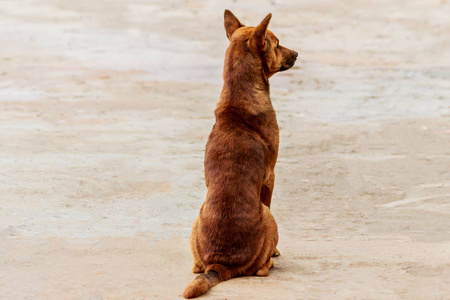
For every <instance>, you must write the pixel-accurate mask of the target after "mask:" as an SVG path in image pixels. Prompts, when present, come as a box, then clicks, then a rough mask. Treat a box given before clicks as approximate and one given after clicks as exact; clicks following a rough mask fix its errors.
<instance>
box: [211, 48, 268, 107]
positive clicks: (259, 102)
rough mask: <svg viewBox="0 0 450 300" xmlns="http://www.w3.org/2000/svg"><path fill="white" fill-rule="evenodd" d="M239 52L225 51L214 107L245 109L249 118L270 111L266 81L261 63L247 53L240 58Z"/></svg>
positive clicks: (233, 50)
mask: <svg viewBox="0 0 450 300" xmlns="http://www.w3.org/2000/svg"><path fill="white" fill-rule="evenodd" d="M239 50H240V49H237V50H236V49H234V48H233V47H232V45H230V47H229V48H228V49H227V53H226V56H225V64H224V69H223V88H222V93H221V95H220V100H219V102H218V103H217V105H218V107H219V106H222V107H224V106H225V107H226V106H235V107H246V108H249V109H250V112H251V113H252V114H259V113H261V112H264V111H266V110H268V109H269V110H273V107H272V103H271V101H270V85H269V80H268V78H267V76H266V74H265V72H264V69H263V66H262V61H261V59H260V58H257V57H254V56H253V55H252V54H251V53H249V52H247V51H245V55H242V54H240V53H239V52H240V51H239ZM241 53H242V52H241Z"/></svg>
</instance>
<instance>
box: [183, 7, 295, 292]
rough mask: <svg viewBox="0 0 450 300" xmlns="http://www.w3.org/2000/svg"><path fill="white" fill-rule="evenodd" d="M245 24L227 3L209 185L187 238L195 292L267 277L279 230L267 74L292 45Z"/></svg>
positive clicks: (288, 58)
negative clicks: (274, 210) (273, 207)
mask: <svg viewBox="0 0 450 300" xmlns="http://www.w3.org/2000/svg"><path fill="white" fill-rule="evenodd" d="M271 17H272V14H268V15H267V17H265V18H264V20H263V21H262V22H261V24H259V25H258V26H257V27H247V26H244V25H243V24H242V23H241V22H239V20H238V19H237V18H236V17H235V16H234V15H233V14H232V13H231V11H229V10H225V31H226V34H227V37H228V39H229V40H230V45H229V47H228V49H227V51H226V54H225V64H224V70H223V80H224V85H223V89H222V92H221V94H220V99H219V102H218V103H217V106H216V109H215V111H214V113H215V117H216V123H215V124H214V126H213V128H212V131H211V133H210V135H209V138H208V142H207V144H206V152H205V180H206V186H207V188H208V192H207V195H206V201H205V202H204V203H203V205H202V207H201V209H200V214H199V217H198V218H197V219H196V220H195V222H194V225H193V228H192V234H191V238H190V243H191V250H192V254H193V257H194V267H193V272H194V273H203V274H200V275H199V276H197V278H195V280H194V281H192V282H191V283H190V284H189V285H188V286H187V287H186V289H185V290H184V293H183V296H184V297H185V298H195V297H198V296H200V295H202V294H203V293H205V292H207V291H208V290H209V289H210V288H211V287H213V286H215V285H217V284H218V283H219V282H221V281H225V280H228V279H230V278H233V277H237V276H245V275H256V276H268V275H269V269H270V268H271V267H273V264H274V263H273V259H272V256H277V255H279V252H278V251H277V248H276V246H277V243H278V229H277V224H276V222H275V219H274V218H273V216H272V214H271V212H270V210H269V208H270V202H271V199H272V191H273V187H274V180H275V174H274V167H275V163H276V161H277V156H278V140H279V133H278V124H277V119H276V115H275V110H274V109H273V106H272V102H271V100H270V90H269V78H270V77H271V76H272V75H274V74H275V73H277V72H279V71H284V70H287V69H289V68H291V67H292V66H293V65H294V63H295V61H296V59H297V52H295V51H293V50H290V49H287V48H285V47H283V46H280V44H279V41H278V38H277V37H276V36H275V35H274V34H273V33H272V32H270V31H269V30H267V27H268V25H269V22H270V18H271Z"/></svg>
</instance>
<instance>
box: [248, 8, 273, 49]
mask: <svg viewBox="0 0 450 300" xmlns="http://www.w3.org/2000/svg"><path fill="white" fill-rule="evenodd" d="M271 18H272V14H268V15H267V16H266V17H265V18H264V20H262V22H261V23H260V24H259V25H258V26H256V29H255V32H254V33H253V36H252V39H253V42H254V43H255V44H256V46H257V47H260V48H262V49H264V48H265V44H266V32H267V27H269V22H270V19H271Z"/></svg>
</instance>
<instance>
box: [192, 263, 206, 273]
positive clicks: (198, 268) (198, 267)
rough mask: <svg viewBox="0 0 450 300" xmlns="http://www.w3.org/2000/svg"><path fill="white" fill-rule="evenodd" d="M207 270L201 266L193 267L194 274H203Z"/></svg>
mask: <svg viewBox="0 0 450 300" xmlns="http://www.w3.org/2000/svg"><path fill="white" fill-rule="evenodd" d="M204 271H205V270H204V269H203V267H201V266H197V265H194V266H193V267H192V272H193V273H203V272H204Z"/></svg>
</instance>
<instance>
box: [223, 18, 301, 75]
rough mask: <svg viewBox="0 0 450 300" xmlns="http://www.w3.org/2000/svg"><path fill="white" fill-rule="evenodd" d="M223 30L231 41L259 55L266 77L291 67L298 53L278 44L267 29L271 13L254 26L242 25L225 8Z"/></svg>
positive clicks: (276, 39)
mask: <svg viewBox="0 0 450 300" xmlns="http://www.w3.org/2000/svg"><path fill="white" fill-rule="evenodd" d="M224 16H225V31H226V34H227V37H228V39H229V40H230V44H231V43H237V44H240V45H242V46H243V47H244V49H246V50H248V51H250V52H251V53H252V54H253V55H254V56H256V57H260V58H261V60H262V63H263V68H264V72H265V73H266V76H267V78H269V77H270V76H272V75H273V74H275V73H277V72H280V71H285V70H287V69H289V68H291V67H292V66H293V65H294V64H295V61H296V60H297V56H298V53H297V52H295V51H294V50H290V49H288V48H286V47H283V46H281V45H280V43H279V40H278V38H277V37H276V36H275V35H274V34H273V33H272V32H271V31H270V30H267V27H268V26H269V22H270V19H271V18H272V14H268V15H267V16H266V17H265V18H264V20H262V22H261V23H260V24H259V25H258V26H256V27H248V26H245V25H243V24H242V23H241V22H240V21H239V20H238V18H236V16H235V15H233V13H232V12H231V11H229V10H228V9H227V10H225V15H224Z"/></svg>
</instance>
